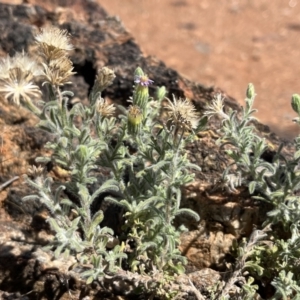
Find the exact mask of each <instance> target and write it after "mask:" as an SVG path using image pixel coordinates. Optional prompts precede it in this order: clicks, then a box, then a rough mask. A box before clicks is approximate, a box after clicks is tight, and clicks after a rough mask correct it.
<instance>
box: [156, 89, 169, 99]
mask: <svg viewBox="0 0 300 300" xmlns="http://www.w3.org/2000/svg"><path fill="white" fill-rule="evenodd" d="M166 94H167V90H166V87H165V86H161V87H159V88H157V89H156V98H157V100H158V101H161V100H163V99H164V98H165V96H166Z"/></svg>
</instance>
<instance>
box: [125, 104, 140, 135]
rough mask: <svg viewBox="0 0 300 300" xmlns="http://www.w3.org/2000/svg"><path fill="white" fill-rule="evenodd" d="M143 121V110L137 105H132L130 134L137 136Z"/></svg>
mask: <svg viewBox="0 0 300 300" xmlns="http://www.w3.org/2000/svg"><path fill="white" fill-rule="evenodd" d="M142 120H143V112H142V110H141V109H140V108H139V107H138V106H136V105H133V106H132V105H131V106H130V107H129V110H128V123H127V124H128V132H129V133H130V134H137V133H138V132H139V130H140V127H141V126H140V125H141V123H142Z"/></svg>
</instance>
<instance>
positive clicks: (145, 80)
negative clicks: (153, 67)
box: [134, 75, 154, 86]
mask: <svg viewBox="0 0 300 300" xmlns="http://www.w3.org/2000/svg"><path fill="white" fill-rule="evenodd" d="M134 82H135V83H136V84H139V85H141V86H149V85H150V84H152V83H153V82H154V81H153V80H151V79H149V77H148V76H147V75H142V76H141V75H136V76H135V77H134Z"/></svg>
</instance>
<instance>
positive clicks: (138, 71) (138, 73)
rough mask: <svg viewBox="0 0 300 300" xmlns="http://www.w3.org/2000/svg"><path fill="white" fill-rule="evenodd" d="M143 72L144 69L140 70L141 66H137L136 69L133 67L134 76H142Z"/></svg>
mask: <svg viewBox="0 0 300 300" xmlns="http://www.w3.org/2000/svg"><path fill="white" fill-rule="evenodd" d="M144 75H145V74H144V71H143V70H142V68H140V67H137V68H136V69H135V71H134V77H136V76H138V77H139V76H144Z"/></svg>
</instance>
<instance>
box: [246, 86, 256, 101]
mask: <svg viewBox="0 0 300 300" xmlns="http://www.w3.org/2000/svg"><path fill="white" fill-rule="evenodd" d="M254 96H255V90H254V85H253V84H252V83H249V84H248V87H247V92H246V97H247V98H248V99H252V98H253V97H254Z"/></svg>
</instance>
